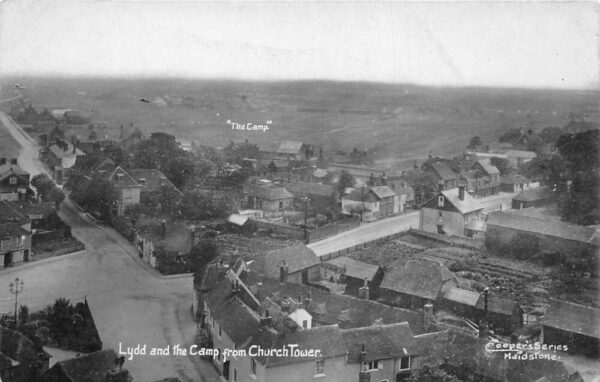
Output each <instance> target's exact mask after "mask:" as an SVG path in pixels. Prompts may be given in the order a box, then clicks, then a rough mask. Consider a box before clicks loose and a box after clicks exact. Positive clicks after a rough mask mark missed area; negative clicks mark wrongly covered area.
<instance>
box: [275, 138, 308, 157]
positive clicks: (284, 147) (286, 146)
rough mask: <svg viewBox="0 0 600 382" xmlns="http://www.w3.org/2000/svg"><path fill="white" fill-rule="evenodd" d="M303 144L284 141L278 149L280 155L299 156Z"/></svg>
mask: <svg viewBox="0 0 600 382" xmlns="http://www.w3.org/2000/svg"><path fill="white" fill-rule="evenodd" d="M302 145H303V143H302V142H297V141H282V142H281V144H280V145H279V148H278V149H277V153H278V154H298V152H300V149H301V148H302Z"/></svg>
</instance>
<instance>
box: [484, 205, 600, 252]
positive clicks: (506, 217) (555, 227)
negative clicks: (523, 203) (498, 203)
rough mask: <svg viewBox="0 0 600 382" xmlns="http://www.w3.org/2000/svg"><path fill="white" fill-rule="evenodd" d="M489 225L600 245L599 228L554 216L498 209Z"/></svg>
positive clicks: (493, 213) (489, 218)
mask: <svg viewBox="0 0 600 382" xmlns="http://www.w3.org/2000/svg"><path fill="white" fill-rule="evenodd" d="M487 226H488V229H489V227H490V226H497V227H503V228H510V229H514V230H518V231H524V232H531V233H537V234H542V235H547V236H553V237H557V238H561V239H566V240H573V241H579V242H582V243H589V244H593V245H596V246H598V245H600V237H598V233H597V230H596V229H595V228H594V227H584V226H580V225H577V224H570V223H565V222H562V221H560V220H557V219H553V218H541V217H533V216H526V215H523V214H518V213H511V212H502V211H498V212H492V213H491V214H489V215H488V220H487Z"/></svg>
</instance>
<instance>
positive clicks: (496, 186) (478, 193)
mask: <svg viewBox="0 0 600 382" xmlns="http://www.w3.org/2000/svg"><path fill="white" fill-rule="evenodd" d="M461 178H462V179H463V180H464V181H466V183H467V184H466V186H467V191H468V192H469V193H470V194H471V195H473V196H474V197H486V196H491V195H497V194H498V193H499V192H500V171H499V170H498V169H497V168H496V167H495V166H493V165H492V164H491V163H490V160H489V159H482V160H479V161H476V162H475V163H474V164H473V166H472V167H471V170H469V171H466V172H463V173H462V174H461Z"/></svg>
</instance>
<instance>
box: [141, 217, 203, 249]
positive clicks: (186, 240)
mask: <svg viewBox="0 0 600 382" xmlns="http://www.w3.org/2000/svg"><path fill="white" fill-rule="evenodd" d="M136 229H137V230H138V232H139V234H140V235H141V236H142V237H144V238H146V239H148V240H151V241H152V242H153V245H154V248H155V249H156V248H158V247H161V248H163V249H165V250H167V251H176V252H180V253H183V254H185V253H189V252H190V251H191V249H192V232H191V230H190V228H188V227H187V226H186V225H185V224H184V223H182V222H180V221H177V220H175V221H165V222H164V235H163V232H162V230H163V221H162V219H159V218H153V217H147V216H141V217H139V218H138V220H137V222H136Z"/></svg>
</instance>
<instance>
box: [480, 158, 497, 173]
mask: <svg viewBox="0 0 600 382" xmlns="http://www.w3.org/2000/svg"><path fill="white" fill-rule="evenodd" d="M477 163H479V165H480V166H481V168H483V171H485V172H486V174H488V175H496V174H500V171H499V170H498V168H496V166H494V165H492V163H491V159H482V160H478V161H477Z"/></svg>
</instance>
